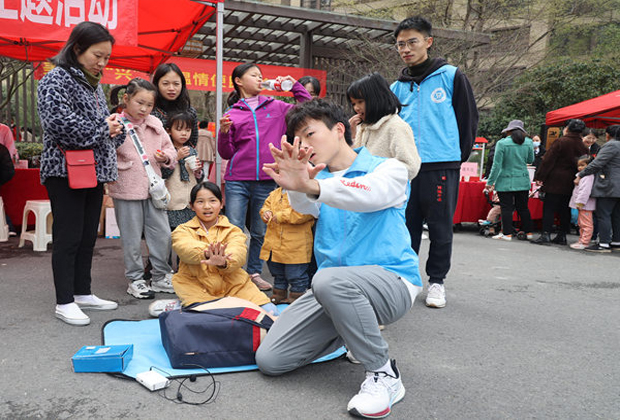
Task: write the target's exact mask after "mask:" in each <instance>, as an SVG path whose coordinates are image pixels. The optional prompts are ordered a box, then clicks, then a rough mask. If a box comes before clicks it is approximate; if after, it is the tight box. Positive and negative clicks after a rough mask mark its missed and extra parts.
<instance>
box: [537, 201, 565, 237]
mask: <svg viewBox="0 0 620 420" xmlns="http://www.w3.org/2000/svg"><path fill="white" fill-rule="evenodd" d="M569 202H570V195H564V194H551V193H546V194H545V201H544V203H543V218H542V230H543V232H551V229H552V228H553V220H554V216H555V213H556V212H557V213H558V215H559V217H560V230H559V231H558V232H559V233H568V232H570V207H568V203H569Z"/></svg>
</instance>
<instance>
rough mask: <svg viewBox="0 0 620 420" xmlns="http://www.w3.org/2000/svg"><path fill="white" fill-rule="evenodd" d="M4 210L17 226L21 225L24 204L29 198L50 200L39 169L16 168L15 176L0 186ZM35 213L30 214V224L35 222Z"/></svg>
mask: <svg viewBox="0 0 620 420" xmlns="http://www.w3.org/2000/svg"><path fill="white" fill-rule="evenodd" d="M0 196H2V200H3V201H4V211H5V212H6V214H7V215H8V216H9V217H10V218H11V221H12V222H13V224H14V225H15V227H16V228H19V227H21V225H22V217H23V214H24V206H25V205H26V201H28V200H48V199H49V197H48V196H47V190H46V189H45V187H44V186H43V185H41V179H40V177H39V169H15V176H14V177H13V178H12V179H11V180H10V181H9V182H7V183H6V184H4V185H3V186H1V187H0ZM34 222H35V220H34V215H32V214H30V215H29V216H28V224H34Z"/></svg>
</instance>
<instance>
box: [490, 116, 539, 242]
mask: <svg viewBox="0 0 620 420" xmlns="http://www.w3.org/2000/svg"><path fill="white" fill-rule="evenodd" d="M502 134H507V135H508V136H507V137H506V138H503V139H501V140H500V141H498V142H497V145H496V146H495V158H494V160H493V167H492V168H491V174H490V175H489V179H488V180H487V185H486V189H487V190H491V189H492V188H495V190H496V191H497V195H498V196H499V204H500V207H501V208H502V233H500V234H498V235H495V236H493V239H503V240H506V241H510V240H512V235H513V233H514V227H513V224H512V214H513V212H514V211H515V208H516V210H517V213H519V217H520V218H521V225H522V226H521V227H522V229H523V230H524V231H525V232H526V234H527V238H528V239H531V238H532V217H531V216H530V210H529V209H528V207H527V203H528V192H529V190H530V186H531V184H530V176H529V173H528V170H527V165H528V164H531V163H532V162H534V145H533V143H532V140H531V139H530V138H529V137H526V134H527V133H526V132H525V130H524V129H523V122H522V121H519V120H513V121H510V124H508V127H506V128H505V129H504V130H503V131H502Z"/></svg>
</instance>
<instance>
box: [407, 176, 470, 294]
mask: <svg viewBox="0 0 620 420" xmlns="http://www.w3.org/2000/svg"><path fill="white" fill-rule="evenodd" d="M459 178H460V171H459V170H458V169H442V170H436V171H425V172H420V173H419V174H418V176H417V177H415V178H414V179H413V180H412V181H411V196H410V198H409V203H408V204H407V211H406V217H407V228H408V229H409V234H410V235H411V247H412V248H413V250H414V251H415V252H416V254H419V251H420V242H421V240H422V225H423V223H424V222H425V221H426V224H427V225H428V233H429V238H430V249H429V251H428V259H427V260H426V274H427V275H428V277H429V282H431V283H443V279H444V278H446V275H447V274H448V271H450V259H451V258H452V220H453V218H454V210H455V209H456V201H457V199H458V196H459Z"/></svg>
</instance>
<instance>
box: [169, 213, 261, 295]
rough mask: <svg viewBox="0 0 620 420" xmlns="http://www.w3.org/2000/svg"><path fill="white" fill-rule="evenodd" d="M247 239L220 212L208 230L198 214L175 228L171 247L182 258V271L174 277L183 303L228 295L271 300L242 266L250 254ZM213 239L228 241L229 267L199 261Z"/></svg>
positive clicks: (176, 288) (173, 283)
mask: <svg viewBox="0 0 620 420" xmlns="http://www.w3.org/2000/svg"><path fill="white" fill-rule="evenodd" d="M246 241H247V238H246V236H245V234H244V233H243V232H242V231H241V229H239V228H238V227H236V226H234V225H233V224H231V223H230V222H229V221H228V219H227V218H226V216H219V219H218V221H217V223H216V224H215V225H214V226H212V227H211V228H210V229H209V232H207V233H205V231H204V230H203V228H202V226H200V221H199V220H198V218H197V217H194V218H193V219H192V220H190V221H189V222H187V223H183V224H182V225H179V226H178V227H177V228H176V229H175V230H174V232H172V248H173V249H174V251H175V252H176V253H177V255H178V256H179V258H180V259H181V262H180V264H179V272H178V273H176V274H175V275H174V276H173V277H172V285H173V286H174V291H175V293H176V294H177V296H178V297H179V299H181V303H182V304H183V306H186V305H189V304H192V303H195V302H206V301H210V300H214V299H219V298H223V297H226V296H233V297H238V298H241V299H245V300H249V301H250V302H253V303H255V304H257V305H264V304H265V303H269V298H268V297H267V295H266V294H264V293H263V292H261V291H260V290H258V287H256V286H255V285H254V283H252V282H251V281H250V276H249V275H248V273H246V272H245V271H244V270H243V268H241V267H243V264H245V260H246V255H247V246H246ZM214 242H222V243H225V244H228V246H227V248H226V253H229V254H232V256H231V259H230V260H229V261H228V265H227V266H226V268H218V267H216V266H214V265H206V264H201V263H200V260H204V252H203V251H204V249H205V248H206V247H207V245H208V244H211V243H214Z"/></svg>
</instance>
